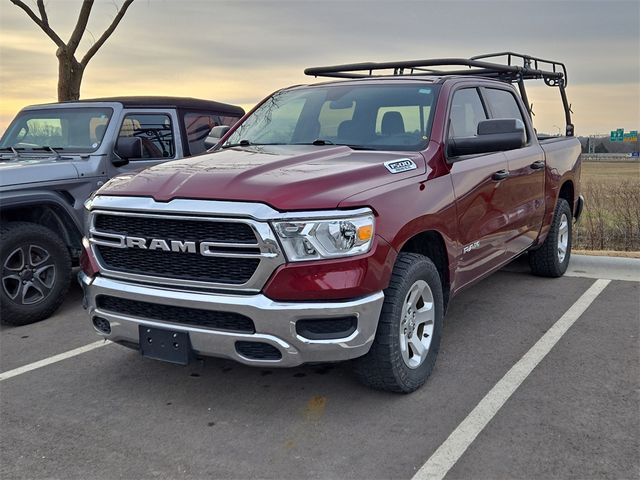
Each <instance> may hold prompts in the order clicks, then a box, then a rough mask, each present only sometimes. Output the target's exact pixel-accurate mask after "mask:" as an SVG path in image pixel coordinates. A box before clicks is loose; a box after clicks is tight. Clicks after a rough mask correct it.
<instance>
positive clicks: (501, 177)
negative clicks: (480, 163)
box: [491, 169, 509, 181]
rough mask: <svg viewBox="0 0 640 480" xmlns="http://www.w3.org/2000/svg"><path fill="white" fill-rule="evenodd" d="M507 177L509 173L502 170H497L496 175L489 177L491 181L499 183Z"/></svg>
mask: <svg viewBox="0 0 640 480" xmlns="http://www.w3.org/2000/svg"><path fill="white" fill-rule="evenodd" d="M508 176H509V171H508V170H504V169H503V170H498V171H497V172H496V173H494V174H493V175H491V178H492V179H493V180H496V181H499V180H504V179H505V178H507V177H508Z"/></svg>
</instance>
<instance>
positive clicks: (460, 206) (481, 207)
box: [447, 87, 510, 287]
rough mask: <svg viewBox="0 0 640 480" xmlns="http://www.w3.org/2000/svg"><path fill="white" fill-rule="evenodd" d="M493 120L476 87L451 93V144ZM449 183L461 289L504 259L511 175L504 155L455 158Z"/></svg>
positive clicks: (498, 153)
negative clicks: (454, 211)
mask: <svg viewBox="0 0 640 480" xmlns="http://www.w3.org/2000/svg"><path fill="white" fill-rule="evenodd" d="M488 117H489V115H488V111H487V109H486V107H485V105H484V104H483V103H482V100H481V97H480V93H479V89H478V88H475V87H474V88H461V89H458V90H456V91H455V92H454V93H453V97H452V100H451V106H450V109H449V120H448V122H449V127H448V135H447V143H448V140H449V139H451V138H456V137H469V136H475V135H476V134H477V131H478V122H480V121H482V120H487V119H488ZM448 160H449V162H452V165H451V179H452V182H453V189H454V193H455V196H456V208H457V219H456V220H457V223H458V238H459V251H458V267H457V273H456V277H457V281H458V282H459V283H458V286H459V287H462V286H464V285H465V284H467V283H470V282H472V281H473V280H475V279H477V278H478V277H480V276H482V275H484V274H485V273H487V272H489V271H491V270H493V269H494V268H495V267H497V266H498V265H499V264H500V263H501V262H502V261H503V259H504V258H505V241H506V238H507V228H508V209H509V201H510V199H509V195H508V193H507V190H506V189H505V188H503V182H504V180H502V178H503V177H504V176H505V174H507V172H508V164H507V159H506V157H505V155H504V153H503V152H495V153H488V154H480V155H466V156H464V157H457V158H451V157H449V159H448Z"/></svg>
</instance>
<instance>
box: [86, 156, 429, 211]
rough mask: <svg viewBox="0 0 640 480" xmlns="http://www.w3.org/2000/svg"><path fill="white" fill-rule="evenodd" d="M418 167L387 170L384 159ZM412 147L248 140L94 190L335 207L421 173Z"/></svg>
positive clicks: (280, 207) (423, 168) (163, 198)
mask: <svg viewBox="0 0 640 480" xmlns="http://www.w3.org/2000/svg"><path fill="white" fill-rule="evenodd" d="M403 159H405V160H406V159H410V160H411V161H412V162H413V163H414V164H415V165H416V167H417V168H414V169H412V170H408V171H403V172H399V173H391V172H390V171H389V169H387V167H385V165H384V164H385V162H390V161H395V160H403ZM425 171H426V166H425V161H424V158H423V157H422V155H421V154H419V153H415V152H411V153H408V152H380V151H362V150H360V151H357V150H352V149H351V148H349V147H345V146H307V145H305V146H252V147H244V148H231V149H228V150H222V151H217V152H215V153H210V154H205V155H200V156H197V157H191V158H187V159H183V160H177V161H174V162H168V163H164V164H161V165H157V166H155V167H151V168H149V169H146V170H143V171H142V172H140V173H138V174H135V175H125V176H121V177H116V178H114V179H113V180H111V181H110V182H108V183H107V184H106V185H105V186H104V187H102V188H101V189H100V190H99V191H98V194H99V195H124V196H144V197H153V198H154V199H155V200H156V201H160V202H168V201H170V200H172V199H174V198H189V199H206V200H235V201H249V202H261V203H266V204H268V205H271V206H272V207H273V208H276V209H278V210H306V209H309V210H311V209H329V208H336V207H337V206H338V205H339V203H340V202H341V201H342V200H344V199H346V198H348V197H350V196H352V195H355V194H357V193H360V192H363V191H365V190H368V189H370V188H374V187H378V186H381V185H384V184H387V183H391V182H395V181H398V180H402V179H405V178H408V177H413V176H416V175H421V174H423V173H425Z"/></svg>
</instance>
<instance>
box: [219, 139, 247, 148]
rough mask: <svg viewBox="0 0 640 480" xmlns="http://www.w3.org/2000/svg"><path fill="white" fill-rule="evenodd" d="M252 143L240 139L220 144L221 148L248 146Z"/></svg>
mask: <svg viewBox="0 0 640 480" xmlns="http://www.w3.org/2000/svg"><path fill="white" fill-rule="evenodd" d="M251 145H253V143H251V142H250V141H249V140H240V141H239V142H238V143H227V144H225V145H223V146H222V148H232V147H250V146H251Z"/></svg>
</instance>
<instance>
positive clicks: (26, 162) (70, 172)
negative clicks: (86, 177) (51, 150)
mask: <svg viewBox="0 0 640 480" xmlns="http://www.w3.org/2000/svg"><path fill="white" fill-rule="evenodd" d="M76 178H78V170H76V167H75V166H74V165H73V163H72V162H70V161H69V160H64V159H62V160H58V159H56V158H55V157H28V158H20V159H15V160H9V159H6V158H2V159H0V186H2V187H6V186H10V185H22V184H26V183H38V182H53V181H56V180H73V179H76Z"/></svg>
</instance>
